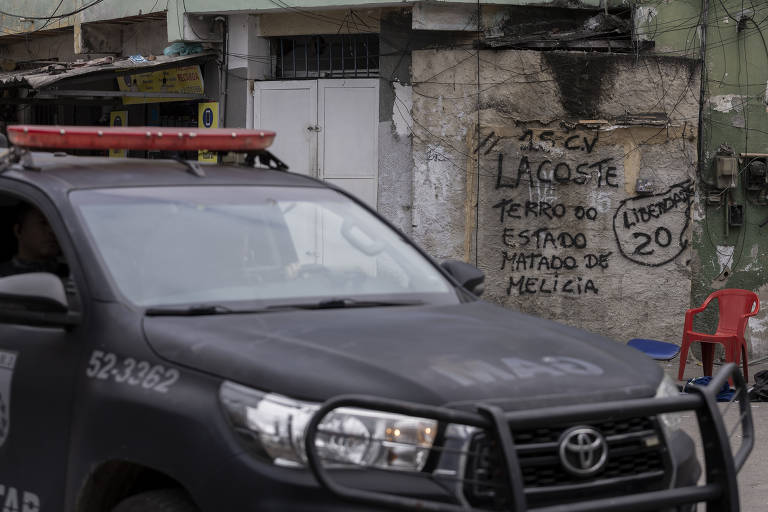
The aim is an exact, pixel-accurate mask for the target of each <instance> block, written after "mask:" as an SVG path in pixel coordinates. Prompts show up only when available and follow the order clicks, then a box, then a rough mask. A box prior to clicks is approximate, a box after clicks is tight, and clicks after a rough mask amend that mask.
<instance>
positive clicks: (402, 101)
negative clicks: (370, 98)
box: [392, 82, 413, 137]
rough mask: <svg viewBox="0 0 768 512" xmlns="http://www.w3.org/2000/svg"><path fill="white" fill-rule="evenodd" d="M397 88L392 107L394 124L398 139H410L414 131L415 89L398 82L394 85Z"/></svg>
mask: <svg viewBox="0 0 768 512" xmlns="http://www.w3.org/2000/svg"><path fill="white" fill-rule="evenodd" d="M392 85H393V86H394V88H395V103H394V105H393V106H392V123H393V124H394V126H395V133H396V134H397V136H398V137H408V136H409V135H410V134H411V130H412V129H413V117H412V116H411V110H412V109H413V88H412V87H411V86H410V85H402V84H400V83H398V82H395V83H394V84H392Z"/></svg>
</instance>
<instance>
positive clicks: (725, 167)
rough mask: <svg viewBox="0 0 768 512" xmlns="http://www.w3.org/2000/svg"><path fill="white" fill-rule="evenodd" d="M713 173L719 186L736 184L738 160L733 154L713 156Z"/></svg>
mask: <svg viewBox="0 0 768 512" xmlns="http://www.w3.org/2000/svg"><path fill="white" fill-rule="evenodd" d="M715 175H716V176H717V186H718V187H719V188H732V187H735V186H736V181H737V179H738V176H739V161H738V159H737V158H736V157H735V156H726V155H717V156H716V157H715Z"/></svg>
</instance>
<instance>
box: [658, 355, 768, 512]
mask: <svg viewBox="0 0 768 512" xmlns="http://www.w3.org/2000/svg"><path fill="white" fill-rule="evenodd" d="M661 364H662V366H663V368H664V370H665V371H666V372H667V374H668V375H670V376H671V377H672V378H673V379H675V380H677V368H678V363H677V360H673V361H672V362H670V363H661ZM766 369H768V361H763V362H760V363H758V364H754V365H750V366H749V373H750V384H752V383H754V378H753V375H754V374H755V373H757V372H758V371H760V370H766ZM715 371H717V367H716V368H715ZM701 375H703V372H702V368H701V364H699V363H696V362H694V363H688V365H687V366H686V369H685V379H689V378H692V377H700V376H701ZM725 414H726V423H727V424H734V422H735V421H736V419H737V418H738V406H737V405H736V404H734V406H733V407H731V408H730V409H729V410H728V411H727V412H726V413H725ZM752 417H753V418H754V422H755V447H754V449H753V451H752V454H751V455H750V457H749V459H748V460H747V463H746V465H745V466H744V468H743V469H742V470H741V473H739V495H740V497H741V510H742V512H766V511H768V402H759V403H753V404H752ZM683 428H684V429H685V430H686V431H687V432H688V433H689V434H691V435H692V437H693V438H694V439H695V440H697V444H698V445H699V446H700V442H699V441H698V434H697V432H698V426H697V422H696V417H695V415H693V414H692V413H691V414H685V415H684V418H683ZM732 441H733V442H734V443H735V444H736V446H738V443H739V442H740V436H739V435H738V433H736V434H734V436H733V439H732ZM699 510H700V511H703V510H704V507H703V506H700V507H699Z"/></svg>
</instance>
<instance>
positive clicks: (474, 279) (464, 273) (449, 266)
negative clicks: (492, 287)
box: [440, 260, 485, 297]
mask: <svg viewBox="0 0 768 512" xmlns="http://www.w3.org/2000/svg"><path fill="white" fill-rule="evenodd" d="M440 266H441V267H442V268H443V270H445V271H446V272H448V273H449V274H450V275H451V276H452V277H453V278H454V279H456V281H458V282H459V284H460V285H461V286H463V287H464V288H466V289H467V290H468V291H470V292H471V293H472V294H474V295H476V296H478V297H480V296H481V295H482V294H483V292H484V291H485V286H484V285H483V282H484V281H485V274H484V273H483V271H482V270H480V269H478V268H477V267H476V266H474V265H470V264H469V263H465V262H463V261H459V260H445V261H444V262H442V263H441V264H440Z"/></svg>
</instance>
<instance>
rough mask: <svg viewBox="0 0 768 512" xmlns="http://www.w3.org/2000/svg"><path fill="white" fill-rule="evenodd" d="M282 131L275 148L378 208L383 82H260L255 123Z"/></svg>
mask: <svg viewBox="0 0 768 512" xmlns="http://www.w3.org/2000/svg"><path fill="white" fill-rule="evenodd" d="M252 126H253V127H254V128H264V129H268V130H274V131H276V132H277V137H276V138H275V142H274V144H273V145H272V147H271V148H270V150H271V151H272V152H273V153H274V154H275V156H277V157H278V158H280V159H281V160H283V161H284V162H285V163H286V164H288V166H289V168H290V170H291V172H295V173H299V174H306V175H309V176H314V177H317V178H320V179H322V180H325V181H328V182H330V183H333V184H335V185H338V186H340V187H342V188H343V189H345V190H347V191H349V192H351V193H352V194H354V195H355V196H357V197H358V198H360V199H361V200H363V201H364V202H366V203H367V204H368V205H370V206H371V207H373V208H376V199H377V188H378V187H377V185H378V145H379V142H378V138H379V137H378V133H379V130H378V128H379V80H378V79H343V80H290V81H270V82H255V83H254V91H253V125H252Z"/></svg>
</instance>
